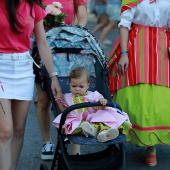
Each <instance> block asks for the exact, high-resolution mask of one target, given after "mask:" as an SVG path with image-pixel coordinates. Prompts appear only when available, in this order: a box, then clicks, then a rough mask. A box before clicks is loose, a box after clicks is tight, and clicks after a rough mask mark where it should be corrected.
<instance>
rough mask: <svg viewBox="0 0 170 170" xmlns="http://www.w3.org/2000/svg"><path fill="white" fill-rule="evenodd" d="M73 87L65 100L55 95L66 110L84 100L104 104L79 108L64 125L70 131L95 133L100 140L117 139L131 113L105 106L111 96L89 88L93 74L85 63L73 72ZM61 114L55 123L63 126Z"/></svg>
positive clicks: (70, 114) (64, 128) (64, 130)
mask: <svg viewBox="0 0 170 170" xmlns="http://www.w3.org/2000/svg"><path fill="white" fill-rule="evenodd" d="M69 83H70V91H71V93H66V94H65V95H64V97H63V100H62V101H61V100H60V99H59V98H57V97H56V98H55V101H56V102H57V104H58V107H59V109H60V111H61V112H63V111H64V110H65V109H66V108H67V107H69V106H71V105H74V104H78V103H84V102H98V101H99V102H100V103H101V104H102V105H103V106H101V107H90V108H79V109H76V110H74V111H72V112H70V113H69V115H68V116H67V118H66V121H65V124H64V125H63V132H64V133H66V134H84V135H85V136H87V137H88V136H95V137H97V140H98V141H99V142H106V141H109V140H112V139H115V138H116V137H117V136H118V135H119V129H121V128H122V127H123V126H121V125H122V124H124V125H125V126H126V125H127V124H128V123H127V122H126V120H127V118H128V116H127V115H126V114H125V113H123V115H121V114H119V113H118V112H117V110H116V109H114V108H111V107H105V105H106V104H107V100H106V99H104V98H103V96H102V95H101V94H100V93H99V92H97V91H94V92H91V91H88V88H89V86H90V76H89V73H88V71H87V70H86V69H85V68H83V67H76V68H75V69H73V70H72V71H71V73H70V75H69ZM60 119H61V114H60V115H59V116H57V117H56V118H55V120H54V121H53V125H54V126H56V127H57V128H59V124H60Z"/></svg>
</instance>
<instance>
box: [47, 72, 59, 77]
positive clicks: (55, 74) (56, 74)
mask: <svg viewBox="0 0 170 170" xmlns="http://www.w3.org/2000/svg"><path fill="white" fill-rule="evenodd" d="M49 76H50V78H52V77H54V76H58V73H57V72H56V71H54V72H52V73H51V74H49Z"/></svg>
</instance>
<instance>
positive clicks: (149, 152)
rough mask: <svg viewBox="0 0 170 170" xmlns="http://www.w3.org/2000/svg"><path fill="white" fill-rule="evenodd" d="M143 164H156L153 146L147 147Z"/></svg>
mask: <svg viewBox="0 0 170 170" xmlns="http://www.w3.org/2000/svg"><path fill="white" fill-rule="evenodd" d="M145 163H146V164H147V165H148V166H155V165H156V164H157V158H156V147H155V146H150V147H147V149H146V158H145Z"/></svg>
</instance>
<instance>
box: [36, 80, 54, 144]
mask: <svg viewBox="0 0 170 170" xmlns="http://www.w3.org/2000/svg"><path fill="white" fill-rule="evenodd" d="M36 89H37V96H36V100H37V103H36V107H37V119H38V124H39V128H40V131H41V135H42V138H43V140H44V143H46V142H51V138H50V100H49V99H48V96H47V94H46V92H45V91H43V90H42V89H41V85H40V84H38V83H36Z"/></svg>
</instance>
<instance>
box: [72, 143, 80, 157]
mask: <svg viewBox="0 0 170 170" xmlns="http://www.w3.org/2000/svg"><path fill="white" fill-rule="evenodd" d="M71 150H72V155H76V154H80V145H77V144H71Z"/></svg>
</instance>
